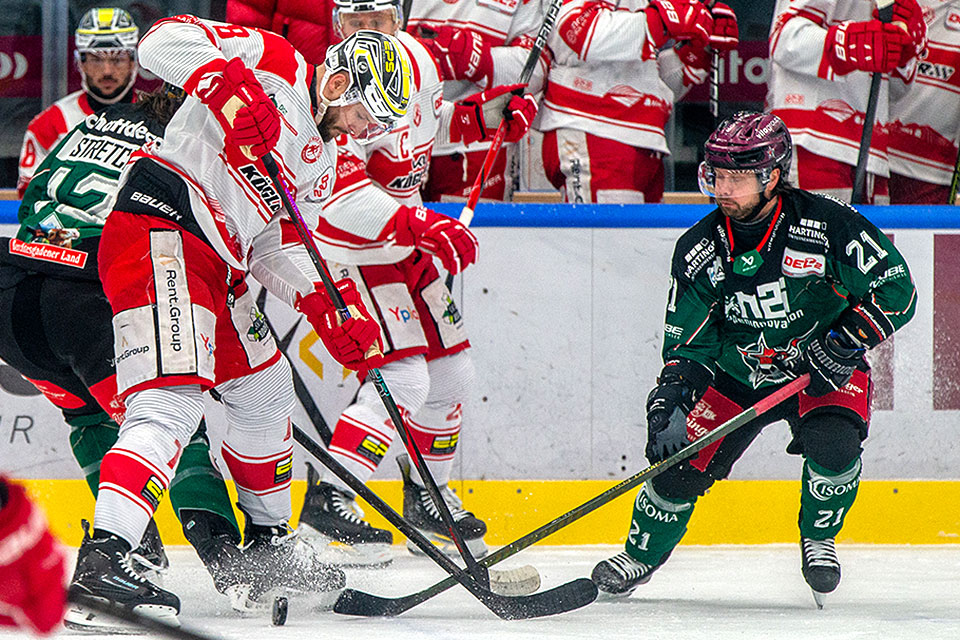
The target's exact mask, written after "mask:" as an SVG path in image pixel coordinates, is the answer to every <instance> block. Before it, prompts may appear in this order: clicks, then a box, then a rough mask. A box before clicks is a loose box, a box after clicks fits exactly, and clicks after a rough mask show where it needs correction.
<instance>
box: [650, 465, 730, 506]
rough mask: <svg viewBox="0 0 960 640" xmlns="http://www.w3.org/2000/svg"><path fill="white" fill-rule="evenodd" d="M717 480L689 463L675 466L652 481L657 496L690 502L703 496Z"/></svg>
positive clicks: (674, 500)
mask: <svg viewBox="0 0 960 640" xmlns="http://www.w3.org/2000/svg"><path fill="white" fill-rule="evenodd" d="M714 482H715V480H714V479H713V477H712V476H710V475H709V474H707V473H704V472H702V471H700V470H699V469H695V468H693V467H691V466H690V465H689V464H687V463H680V464H677V465H674V466H672V467H670V468H669V469H667V470H666V471H664V472H663V473H661V474H660V475H658V476H657V477H656V478H654V479H653V480H651V481H650V484H651V485H652V486H653V488H654V489H655V490H656V492H657V494H658V495H660V496H663V497H664V498H666V499H667V500H671V501H673V502H688V501H692V500H696V499H697V496H702V495H703V494H705V493H706V492H707V489H709V488H710V487H712V486H713V483H714Z"/></svg>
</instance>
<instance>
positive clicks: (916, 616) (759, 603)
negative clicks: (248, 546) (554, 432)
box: [0, 545, 960, 640]
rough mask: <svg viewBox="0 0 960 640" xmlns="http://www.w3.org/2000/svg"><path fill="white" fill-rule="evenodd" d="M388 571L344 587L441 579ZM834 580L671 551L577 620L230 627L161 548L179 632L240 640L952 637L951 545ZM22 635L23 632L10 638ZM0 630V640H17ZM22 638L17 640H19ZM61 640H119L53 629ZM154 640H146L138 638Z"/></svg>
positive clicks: (438, 614)
mask: <svg viewBox="0 0 960 640" xmlns="http://www.w3.org/2000/svg"><path fill="white" fill-rule="evenodd" d="M395 549H396V554H397V558H396V560H395V561H394V563H393V565H392V566H390V567H388V568H386V569H380V570H353V571H350V572H348V582H349V585H350V586H352V587H355V588H360V589H364V590H367V591H370V592H372V593H376V594H379V595H387V596H395V595H404V594H408V593H411V592H413V591H417V590H419V589H422V588H424V587H426V586H428V585H430V584H433V583H434V582H436V581H437V580H439V579H441V578H443V577H444V575H445V574H444V573H443V572H442V571H441V570H440V569H439V568H438V567H436V565H434V564H433V563H432V562H431V561H430V560H428V559H425V558H415V557H412V556H410V555H408V554H407V553H406V551H405V550H403V549H402V548H401V547H395ZM618 550H619V549H618V548H616V547H610V546H588V547H543V548H535V549H529V550H526V551H524V552H522V553H521V554H519V555H517V556H514V557H513V558H511V559H509V560H508V561H506V562H505V563H503V564H502V565H499V566H501V567H504V566H517V565H518V564H524V563H530V564H533V565H535V566H536V567H537V568H538V569H539V570H540V572H541V575H542V576H543V582H544V588H550V587H553V586H556V585H558V584H560V583H562V582H564V581H567V580H571V579H573V578H576V577H580V576H588V575H589V574H590V570H591V569H592V568H593V565H594V564H595V563H596V562H597V561H599V560H601V559H603V558H605V557H607V556H609V555H612V554H614V553H616V552H617V551H618ZM838 552H839V555H840V560H841V562H842V564H843V579H842V581H841V583H840V587H839V588H838V589H837V591H836V592H834V593H833V594H831V595H830V596H828V598H827V605H826V608H825V609H824V610H823V611H817V609H816V606H815V604H814V602H813V598H812V597H811V595H810V590H809V589H808V588H807V586H806V584H805V583H804V581H803V578H802V576H801V575H800V555H799V548H798V547H796V546H793V545H765V546H713V547H694V546H690V547H687V546H683V547H680V548H678V549H677V550H676V551H675V552H674V554H673V556H672V557H671V559H670V561H669V562H668V563H667V564H666V565H665V566H664V567H663V568H662V569H661V570H660V571H658V572H657V573H656V575H654V577H653V579H652V580H651V581H650V583H648V584H646V585H644V586H641V587H640V588H639V589H637V591H636V592H634V594H633V595H632V596H631V597H629V598H627V599H621V600H617V601H612V602H611V601H598V602H596V603H594V604H592V605H589V606H587V607H585V608H583V609H579V610H577V611H574V612H571V613H567V614H563V615H559V616H553V617H549V618H540V619H536V620H524V621H517V622H506V621H502V620H499V619H498V618H496V617H495V616H494V615H493V614H492V613H490V612H489V611H487V609H486V608H484V607H483V606H482V605H481V604H479V603H478V602H477V601H476V600H474V599H473V598H472V597H471V596H470V595H469V594H468V593H467V592H466V591H464V590H463V589H462V588H461V587H459V586H457V587H454V588H453V589H451V590H449V591H447V592H445V593H443V594H441V595H439V596H437V597H435V598H433V599H432V600H429V601H427V602H426V603H424V604H422V605H420V606H418V607H416V608H414V609H411V610H410V611H408V612H407V613H405V614H403V615H402V616H399V617H397V618H392V619H370V618H350V617H344V616H340V615H337V614H334V613H332V612H323V611H319V612H318V611H310V610H305V609H304V608H303V607H302V606H298V603H297V602H296V601H295V600H292V601H291V602H290V615H289V617H288V619H287V624H286V626H283V627H273V626H272V625H271V623H270V618H269V615H265V616H263V617H257V618H240V617H238V616H237V615H235V614H234V613H232V612H231V611H230V608H229V605H228V603H227V601H226V600H225V599H224V598H222V597H221V596H219V595H218V594H217V593H216V591H214V588H213V585H212V583H211V582H210V580H209V578H208V577H207V574H206V572H205V571H204V569H203V567H202V565H201V564H200V562H199V560H197V558H196V556H195V555H194V554H193V552H192V551H191V550H190V549H189V548H185V547H184V548H182V547H176V548H173V549H170V558H171V563H172V567H171V570H170V573H169V574H168V576H167V578H166V586H167V587H168V588H170V589H172V590H173V591H175V592H176V593H177V594H178V595H179V596H180V597H181V599H182V600H183V611H182V613H181V620H182V622H183V623H184V625H185V626H187V627H190V628H192V629H196V630H200V631H202V632H204V633H206V634H209V635H211V636H213V637H216V638H223V639H224V640H226V639H229V638H235V639H237V640H240V639H241V638H242V639H244V640H248V639H259V638H269V640H284V639H289V640H322V639H328V638H329V639H337V640H367V639H374V638H376V639H378V640H381V639H388V640H446V639H453V638H456V639H461V638H462V639H465V640H528V639H530V640H533V639H536V640H547V639H553V638H561V639H562V638H590V639H592V640H601V639H602V640H605V639H607V638H624V639H627V638H629V639H631V640H652V639H656V638H670V639H676V638H698V639H702V640H707V639H710V640H716V639H719V640H727V639H733V638H737V639H740V638H775V639H789V638H797V639H803V640H815V639H818V638H825V639H826V638H829V639H830V640H848V639H862V638H894V639H901V638H903V639H912V638H922V639H924V640H934V639H940V638H943V639H948V638H949V639H956V638H960V545H944V546H915V547H907V546H845V545H840V546H839V547H838ZM21 635H22V634H21ZM17 636H18V634H15V633H12V632H6V633H4V632H0V639H3V640H6V638H12V637H17ZM23 637H25V636H23ZM58 637H62V638H67V637H70V638H90V639H96V638H112V639H113V640H116V637H117V636H108V635H98V634H84V633H76V632H69V631H66V630H64V631H62V632H60V634H59V635H58ZM149 637H157V636H149Z"/></svg>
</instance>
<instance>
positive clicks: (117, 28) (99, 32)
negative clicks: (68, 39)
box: [74, 7, 140, 104]
mask: <svg viewBox="0 0 960 640" xmlns="http://www.w3.org/2000/svg"><path fill="white" fill-rule="evenodd" d="M139 41H140V29H138V28H137V23H136V22H134V21H133V16H131V15H130V13H129V12H127V11H126V10H124V9H119V8H116V7H106V8H104V7H100V8H94V9H90V10H89V11H87V12H86V13H85V14H83V17H82V18H81V19H80V24H79V26H77V31H76V33H75V34H74V42H75V44H76V47H77V48H76V51H75V52H74V56H75V58H76V62H77V67H78V68H79V69H80V83H81V85H82V86H83V90H84V91H86V92H87V93H89V94H92V95H93V96H94V97H95V98H96V99H97V100H98V101H100V102H103V103H106V104H114V103H116V102H119V101H120V100H122V99H123V97H124V96H126V95H127V94H128V93H129V92H130V90H131V89H133V85H134V84H135V83H136V81H137V71H138V67H137V43H138V42H139ZM88 53H95V54H105V55H111V54H116V53H127V54H128V55H129V56H130V60H131V61H132V62H133V67H132V68H131V70H130V76H129V78H128V79H127V82H126V83H125V84H124V85H123V87H121V88H120V89H119V90H117V91H116V92H114V93H113V94H111V95H103V94H102V93H101V92H100V90H99V89H97V88H96V87H91V86H90V81H89V79H88V78H87V74H86V72H84V70H83V67H82V66H81V63H83V62H85V61H86V56H87V54H88Z"/></svg>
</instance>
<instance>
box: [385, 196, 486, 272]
mask: <svg viewBox="0 0 960 640" xmlns="http://www.w3.org/2000/svg"><path fill="white" fill-rule="evenodd" d="M393 224H394V231H395V233H396V242H397V244H399V245H401V246H405V247H417V248H418V249H420V250H422V251H426V252H427V253H429V254H431V255H435V256H437V257H438V258H440V262H442V263H443V268H444V269H446V270H447V271H449V272H450V273H460V272H461V271H463V270H464V269H466V268H467V266H469V265H471V264H473V263H474V262H476V260H477V247H478V246H479V244H478V243H477V238H476V236H474V235H473V233H472V232H471V231H470V229H468V228H467V227H465V226H463V225H462V224H460V221H459V220H454V219H453V218H450V217H447V216H445V215H443V214H442V213H437V212H436V211H431V210H430V209H427V208H425V207H400V209H399V210H398V211H397V213H396V215H394V216H393Z"/></svg>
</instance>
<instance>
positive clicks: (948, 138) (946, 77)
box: [888, 0, 960, 185]
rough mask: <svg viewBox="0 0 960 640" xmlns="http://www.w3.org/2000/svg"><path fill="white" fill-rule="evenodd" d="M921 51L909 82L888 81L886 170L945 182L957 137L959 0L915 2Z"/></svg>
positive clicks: (959, 117)
mask: <svg viewBox="0 0 960 640" xmlns="http://www.w3.org/2000/svg"><path fill="white" fill-rule="evenodd" d="M921 7H923V17H924V20H925V21H926V23H927V39H928V42H927V52H926V56H925V57H924V58H923V60H921V61H919V62H918V63H917V73H916V76H915V77H914V80H913V83H912V84H909V85H907V84H905V83H904V82H902V81H901V80H900V79H898V78H894V79H893V80H892V81H891V86H890V94H891V101H890V120H891V122H890V127H889V129H890V138H889V148H888V152H889V154H890V172H891V173H897V174H900V175H903V176H907V177H910V178H914V179H917V180H922V181H924V182H930V183H932V184H942V185H948V184H950V180H951V179H952V177H953V169H954V166H955V163H956V161H957V146H958V142H960V1H958V0H947V1H946V2H944V1H942V0H941V1H939V2H938V1H936V0H926V2H921Z"/></svg>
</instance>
